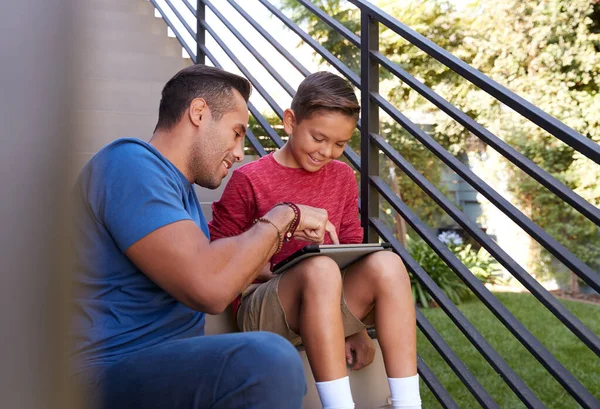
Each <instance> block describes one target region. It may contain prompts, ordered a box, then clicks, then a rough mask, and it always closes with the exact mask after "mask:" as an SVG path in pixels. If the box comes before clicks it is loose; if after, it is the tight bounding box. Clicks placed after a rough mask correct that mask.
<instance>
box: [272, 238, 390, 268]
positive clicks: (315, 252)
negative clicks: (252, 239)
mask: <svg viewBox="0 0 600 409" xmlns="http://www.w3.org/2000/svg"><path fill="white" fill-rule="evenodd" d="M390 249H391V246H390V244H389V243H367V244H309V245H308V246H306V247H303V248H301V249H300V250H298V251H297V252H295V253H294V254H292V255H291V256H289V257H288V258H286V259H285V260H283V261H281V262H280V263H277V264H276V265H275V266H274V267H273V274H280V273H283V272H284V271H285V270H287V269H288V268H290V267H292V266H293V265H295V264H297V263H299V262H300V261H302V260H304V259H305V258H308V257H313V256H327V257H330V258H332V259H333V260H334V261H335V262H336V263H337V265H338V266H339V267H340V270H343V269H344V268H346V267H348V266H349V265H350V264H352V263H354V262H355V261H357V260H358V259H360V258H362V257H364V256H366V255H367V254H370V253H373V252H375V251H383V250H390Z"/></svg>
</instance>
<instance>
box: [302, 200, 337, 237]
mask: <svg viewBox="0 0 600 409" xmlns="http://www.w3.org/2000/svg"><path fill="white" fill-rule="evenodd" d="M298 208H299V209H300V223H299V224H298V228H297V229H296V233H295V234H294V237H295V238H297V239H299V240H304V241H309V242H312V243H319V244H322V243H323V242H324V241H325V233H328V234H329V236H330V237H331V241H332V242H333V243H334V244H339V240H338V236H337V232H336V231H335V227H334V226H333V224H331V222H329V220H328V215H327V210H325V209H318V208H315V207H310V206H305V205H298Z"/></svg>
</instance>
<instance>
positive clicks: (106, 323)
mask: <svg viewBox="0 0 600 409" xmlns="http://www.w3.org/2000/svg"><path fill="white" fill-rule="evenodd" d="M74 202H75V229H76V231H75V233H76V236H75V243H74V244H75V255H76V259H75V267H74V269H75V272H74V288H73V290H74V294H73V304H74V310H75V311H74V323H73V328H74V337H75V353H74V359H75V362H74V364H75V371H76V372H79V371H81V370H83V369H85V368H88V367H90V366H98V365H100V366H103V365H108V364H111V363H113V362H115V361H116V360H118V359H119V358H121V357H122V356H123V355H126V354H129V353H131V352H135V351H138V350H140V349H142V348H147V347H150V346H153V345H156V344H159V343H161V342H163V341H165V340H174V339H180V338H188V337H192V336H198V335H204V313H201V312H198V311H194V310H192V309H190V308H188V307H186V306H185V305H183V304H182V303H180V302H179V301H177V300H176V299H175V298H173V297H172V296H171V295H170V294H168V293H167V292H165V291H164V290H162V289H161V288H160V287H158V286H157V285H156V284H154V282H152V281H151V280H150V279H148V277H146V275H144V274H143V273H142V272H141V271H140V270H139V269H138V268H137V267H136V266H135V265H134V264H133V263H132V262H131V261H130V260H129V259H128V258H127V257H126V256H125V254H124V253H125V251H126V250H127V249H128V248H129V247H130V246H131V245H132V244H134V243H135V242H137V241H138V240H140V239H141V238H143V237H144V236H146V235H147V234H149V233H151V232H152V231H154V230H156V229H158V228H160V227H163V226H165V225H168V224H170V223H173V222H176V221H179V220H193V221H194V222H195V223H196V224H197V225H198V226H199V227H200V228H201V229H202V231H203V232H204V234H205V235H206V237H209V233H208V225H207V223H206V219H205V218H204V215H203V214H202V210H201V208H200V204H199V202H198V198H197V196H196V193H195V191H194V187H193V185H192V184H191V183H190V182H189V181H188V180H187V179H186V178H185V176H184V175H183V174H182V173H181V172H180V171H179V170H178V169H177V168H176V167H175V166H174V165H173V164H172V163H171V162H169V161H168V160H167V159H166V158H165V157H164V156H162V155H161V154H160V152H158V151H157V150H156V149H155V148H154V147H153V146H151V145H150V144H148V143H146V142H143V141H141V140H137V139H119V140H117V141H115V142H113V143H111V144H110V145H108V146H106V147H105V148H103V149H102V150H101V151H100V152H98V153H97V154H96V155H95V156H94V157H93V158H92V159H91V160H90V161H89V163H88V164H87V165H86V166H85V167H84V169H83V170H82V171H81V174H80V175H79V179H78V180H77V183H76V185H75V190H74Z"/></svg>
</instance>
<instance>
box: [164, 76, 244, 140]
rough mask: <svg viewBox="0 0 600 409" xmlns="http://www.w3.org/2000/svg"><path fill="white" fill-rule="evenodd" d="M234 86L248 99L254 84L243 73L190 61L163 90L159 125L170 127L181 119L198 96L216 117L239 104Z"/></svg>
mask: <svg viewBox="0 0 600 409" xmlns="http://www.w3.org/2000/svg"><path fill="white" fill-rule="evenodd" d="M233 89H236V90H237V91H238V92H239V93H240V94H242V97H244V100H246V102H248V99H249V98H250V92H251V90H252V86H251V85H250V82H249V81H248V80H247V79H246V78H244V77H240V76H239V75H236V74H232V73H230V72H227V71H225V70H222V69H220V68H216V67H211V66H208V65H202V64H195V65H190V66H189V67H186V68H184V69H182V70H181V71H179V72H178V73H177V74H175V75H174V76H173V78H171V79H170V80H169V81H168V82H167V83H166V85H165V86H164V88H163V90H162V98H161V100H160V107H159V108H158V123H157V124H156V129H157V130H158V129H161V130H169V129H171V128H172V127H173V126H175V124H177V122H179V121H180V120H181V116H182V115H183V113H184V112H185V111H186V110H187V109H188V108H189V106H190V104H191V103H192V101H193V100H194V99H195V98H204V100H205V101H206V105H207V106H208V107H209V108H210V112H211V114H212V117H213V119H214V120H215V121H219V120H221V118H222V117H223V115H224V114H226V113H227V112H229V111H231V110H233V109H234V108H235V105H234V100H233V91H232V90H233Z"/></svg>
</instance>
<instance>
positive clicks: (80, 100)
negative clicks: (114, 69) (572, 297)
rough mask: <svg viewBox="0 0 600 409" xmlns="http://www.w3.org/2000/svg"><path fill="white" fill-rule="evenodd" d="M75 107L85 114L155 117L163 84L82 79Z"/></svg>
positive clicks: (157, 82)
mask: <svg viewBox="0 0 600 409" xmlns="http://www.w3.org/2000/svg"><path fill="white" fill-rule="evenodd" d="M79 83H80V86H79V89H78V90H77V95H76V98H75V106H76V107H77V108H78V109H80V110H86V111H120V112H136V113H146V114H153V115H156V114H157V113H158V105H159V103H160V96H161V95H160V93H161V91H162V88H163V87H164V84H165V83H164V82H162V81H161V82H159V81H136V80H119V79H107V78H82V79H80V81H79Z"/></svg>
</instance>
